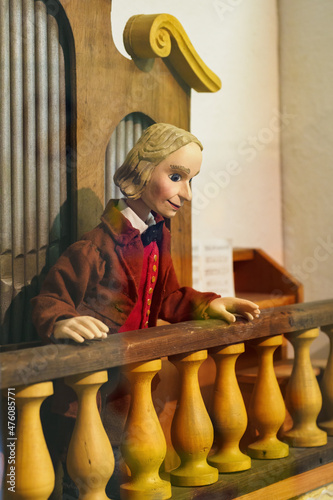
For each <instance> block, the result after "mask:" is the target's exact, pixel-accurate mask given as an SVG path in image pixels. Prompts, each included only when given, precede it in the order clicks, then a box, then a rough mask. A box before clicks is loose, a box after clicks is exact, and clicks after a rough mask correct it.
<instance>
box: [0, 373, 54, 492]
mask: <svg viewBox="0 0 333 500" xmlns="http://www.w3.org/2000/svg"><path fill="white" fill-rule="evenodd" d="M51 394H53V385H52V382H42V383H40V384H34V385H30V386H28V387H22V388H19V389H18V390H17V391H16V396H15V400H16V406H17V432H16V438H17V440H16V441H10V442H11V443H12V442H13V443H15V446H14V448H13V449H14V450H15V454H16V460H15V465H16V469H15V481H14V482H15V493H12V492H8V491H7V493H8V498H13V499H14V498H15V499H18V500H30V499H31V500H47V499H48V498H49V496H50V495H51V493H52V491H53V488H54V470H53V465H52V461H51V457H50V454H49V451H48V449H47V446H46V442H45V438H44V434H43V429H42V424H41V420H40V407H41V404H42V402H43V401H44V399H45V398H47V397H48V396H50V395H51ZM8 443H9V441H8V442H7V444H8ZM7 472H8V471H7ZM5 480H6V478H5Z"/></svg>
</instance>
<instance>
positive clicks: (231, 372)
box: [208, 343, 251, 472]
mask: <svg viewBox="0 0 333 500" xmlns="http://www.w3.org/2000/svg"><path fill="white" fill-rule="evenodd" d="M244 350H245V348H244V344H243V343H241V344H235V345H230V346H228V347H223V348H222V349H221V348H215V349H214V350H211V352H210V354H211V355H212V357H213V359H214V361H215V363H216V368H217V371H216V380H215V387H214V402H213V409H212V421H213V426H214V431H215V441H216V450H215V452H214V454H213V455H212V456H210V457H209V458H208V463H209V464H211V465H213V466H214V467H216V468H217V469H218V471H219V472H237V471H242V470H247V469H249V468H250V467H251V459H250V457H249V456H247V455H245V454H244V453H242V452H241V451H240V449H239V442H240V440H241V438H242V436H243V434H244V432H245V430H246V427H247V414H246V409H245V405H244V401H243V396H242V394H241V391H240V389H239V385H238V382H237V378H236V372H235V364H236V360H237V358H238V356H239V355H240V354H241V353H243V352H244Z"/></svg>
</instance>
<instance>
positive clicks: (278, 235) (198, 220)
mask: <svg viewBox="0 0 333 500" xmlns="http://www.w3.org/2000/svg"><path fill="white" fill-rule="evenodd" d="M112 10H113V14H112V20H113V24H112V29H113V36H114V40H115V43H116V45H117V47H118V49H119V50H120V51H121V52H122V53H123V54H124V55H125V51H124V49H123V44H122V32H123V28H124V26H125V23H126V21H127V19H128V18H129V17H130V16H132V15H134V14H142V13H143V14H148V13H162V12H166V13H169V14H172V15H174V16H175V17H177V18H178V19H179V21H180V22H181V23H182V25H183V27H184V28H185V31H186V32H187V34H188V35H189V37H190V40H191V41H192V43H193V45H194V47H195V48H196V50H197V52H198V53H199V55H200V56H201V58H202V59H203V60H204V61H205V63H206V64H207V65H208V66H209V67H210V68H211V69H212V70H213V71H215V73H217V74H218V75H219V76H220V78H221V79H222V85H223V88H222V90H221V91H220V92H218V93H216V94H202V93H200V94H199V93H196V92H195V91H193V93H192V125H191V130H192V132H193V133H195V134H196V135H197V136H198V138H199V139H200V140H201V141H202V142H203V144H204V148H205V149H204V162H203V166H202V170H201V173H200V177H198V178H197V179H195V181H194V182H193V236H194V237H195V238H197V239H202V238H208V237H211V236H213V237H216V236H218V235H219V236H221V237H227V238H230V239H231V240H232V242H233V244H234V246H245V247H260V248H263V249H264V250H266V251H267V252H268V253H269V254H270V255H271V256H272V257H274V258H276V259H277V260H278V261H280V262H281V261H282V253H283V252H282V227H281V192H280V189H281V181H280V164H279V117H278V108H279V102H278V93H279V92H278V43H277V26H278V23H277V13H276V2H275V0H252V1H251V2H249V1H245V0H212V1H208V2H207V1H206V0H197V1H196V2H193V1H189V0H183V1H182V2H180V1H179V0H169V1H168V2H165V1H162V0H127V1H126V2H123V1H120V0H113V7H112Z"/></svg>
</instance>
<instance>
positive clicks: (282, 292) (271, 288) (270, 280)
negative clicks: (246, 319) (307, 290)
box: [234, 249, 303, 307]
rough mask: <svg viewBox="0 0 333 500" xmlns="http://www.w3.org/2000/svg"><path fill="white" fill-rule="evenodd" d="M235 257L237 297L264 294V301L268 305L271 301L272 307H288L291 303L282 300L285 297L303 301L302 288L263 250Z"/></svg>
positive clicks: (254, 250)
mask: <svg viewBox="0 0 333 500" xmlns="http://www.w3.org/2000/svg"><path fill="white" fill-rule="evenodd" d="M234 257H235V258H234V277H235V290H236V294H237V296H244V298H245V297H246V294H247V293H259V294H265V295H266V297H262V298H263V299H264V300H266V301H267V299H268V297H269V299H270V301H271V302H272V303H271V305H270V306H269V307H272V306H273V307H274V306H275V305H276V304H278V305H283V304H285V303H288V302H289V301H288V299H286V301H284V300H283V297H284V296H292V297H294V302H301V301H302V300H303V286H302V285H301V284H300V283H299V282H298V281H297V280H296V279H295V278H294V277H293V276H291V275H290V274H289V273H288V272H287V271H286V270H285V269H284V268H283V267H282V266H280V265H279V264H278V263H277V262H275V261H274V260H273V259H272V258H271V257H269V255H267V254H266V253H265V252H264V251H263V250H259V249H253V250H252V251H251V252H250V253H249V252H248V251H247V250H246V251H242V252H241V251H239V250H238V251H236V252H235V254H234ZM280 299H282V302H281V301H280V303H279V300H280ZM274 301H275V302H274Z"/></svg>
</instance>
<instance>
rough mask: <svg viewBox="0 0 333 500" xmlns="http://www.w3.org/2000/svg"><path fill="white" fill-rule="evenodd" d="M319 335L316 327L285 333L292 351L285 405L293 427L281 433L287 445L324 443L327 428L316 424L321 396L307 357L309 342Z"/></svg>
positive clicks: (309, 445)
mask: <svg viewBox="0 0 333 500" xmlns="http://www.w3.org/2000/svg"><path fill="white" fill-rule="evenodd" d="M318 335H319V330H318V328H313V329H311V330H300V331H298V332H292V333H288V334H286V335H285V336H286V338H287V339H288V340H289V341H290V342H291V343H292V345H293V347H294V352H295V359H294V365H293V371H292V373H291V377H290V380H289V382H288V385H287V390H286V405H287V408H288V410H289V413H290V415H291V417H292V419H293V427H292V428H291V429H290V430H288V431H286V432H285V433H284V440H285V441H287V442H288V443H289V444H290V446H301V447H311V446H322V445H324V444H326V443H327V434H326V432H324V431H322V430H320V429H319V428H318V426H317V417H318V414H319V412H320V409H321V405H322V397H321V393H320V389H319V385H318V382H317V379H316V376H315V374H314V371H313V368H312V365H311V360H310V344H311V343H312V342H313V340H314V339H315V338H316V337H318Z"/></svg>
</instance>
